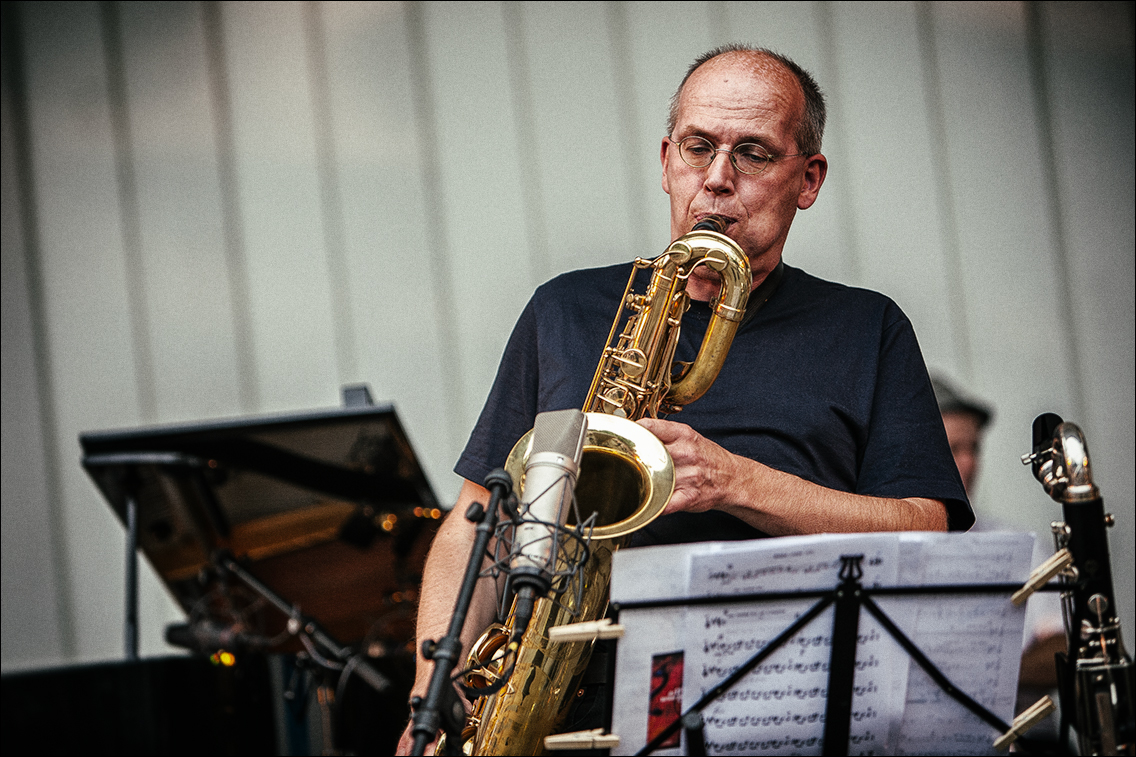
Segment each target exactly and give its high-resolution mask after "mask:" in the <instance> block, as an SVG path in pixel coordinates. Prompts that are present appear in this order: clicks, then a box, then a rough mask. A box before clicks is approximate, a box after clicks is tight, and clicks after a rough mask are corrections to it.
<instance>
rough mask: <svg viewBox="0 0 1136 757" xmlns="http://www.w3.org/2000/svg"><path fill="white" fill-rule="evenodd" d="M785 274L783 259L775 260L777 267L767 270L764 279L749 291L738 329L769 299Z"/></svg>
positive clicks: (743, 326) (747, 322) (750, 319)
mask: <svg viewBox="0 0 1136 757" xmlns="http://www.w3.org/2000/svg"><path fill="white" fill-rule="evenodd" d="M784 275H785V261H783V260H779V261H777V267H776V268H774V269H773V270H772V271H770V272H769V275H768V276H766V277H765V281H763V282H761V283H760V284H758V285H757V289H754V290H753V291H752V292H750V295H749V302H748V303H747V304H746V309H745V315H743V316H742V322H741V323H740V324H738V331H741V330H742V329H744V328H745V327H746V326H747V325H748V324H749V322H750V321H752V320H753V317H754V316H755V315H757V311H758V310H761V306H762V305H764V304H765V303H766V302H768V301H769V298H770V297H772V296H773V293H774V292H775V291H776V290H777V286H778V285H779V284H780V283H781V277H782V276H784Z"/></svg>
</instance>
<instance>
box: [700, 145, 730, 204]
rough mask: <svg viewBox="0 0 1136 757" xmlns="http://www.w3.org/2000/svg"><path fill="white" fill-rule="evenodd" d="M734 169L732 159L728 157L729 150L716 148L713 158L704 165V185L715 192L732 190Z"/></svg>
mask: <svg viewBox="0 0 1136 757" xmlns="http://www.w3.org/2000/svg"><path fill="white" fill-rule="evenodd" d="M736 170H737V169H735V168H734V164H733V161H732V160H731V159H730V151H729V150H724V149H722V148H718V149H717V150H715V151H714V159H713V160H711V161H710V165H708V166H707V167H706V181H705V182H704V186H705V187H706V188H707V189H708V190H710V191H711V192H714V193H715V194H721V193H723V192H732V191H733V189H734V172H735V171H736Z"/></svg>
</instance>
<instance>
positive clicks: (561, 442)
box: [509, 410, 588, 640]
mask: <svg viewBox="0 0 1136 757" xmlns="http://www.w3.org/2000/svg"><path fill="white" fill-rule="evenodd" d="M587 430H588V421H587V418H586V417H585V416H584V414H583V413H582V412H580V411H579V410H556V411H552V412H547V413H541V414H540V415H538V416H537V417H536V423H535V424H534V425H533V436H532V452H530V453H529V458H528V462H527V463H526V464H525V485H524V491H523V493H522V495H521V508H520V516H521V522H520V524H519V525H518V526H517V530H516V535H515V538H514V540H513V550H512V554H511V556H510V558H509V574H510V580H511V581H512V587H513V590H514V591H515V592H516V594H517V609H516V613H515V615H514V624H513V639H514V640H517V639H519V638H520V636H521V635H522V634H524V632H525V628H526V627H528V623H529V620H530V619H531V618H532V612H533V604H534V602H535V601H536V599H537V598H538V597H543V596H545V595H546V594H548V591H549V589H550V588H551V586H552V576H553V573H554V572H555V565H554V561H555V559H556V538H557V531H558V530H559V528H560V526H563V525H564V523H565V522H566V521H567V519H568V513H569V510H570V509H571V507H572V497H573V494H574V492H575V490H576V475H577V473H578V472H579V469H580V457H581V455H582V454H583V450H584V436H585V434H586V433H587Z"/></svg>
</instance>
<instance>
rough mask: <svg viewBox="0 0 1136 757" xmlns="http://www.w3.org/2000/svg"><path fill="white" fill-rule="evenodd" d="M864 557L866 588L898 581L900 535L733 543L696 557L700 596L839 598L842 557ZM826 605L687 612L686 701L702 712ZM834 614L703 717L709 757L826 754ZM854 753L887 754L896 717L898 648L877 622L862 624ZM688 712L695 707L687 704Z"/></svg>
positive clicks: (693, 580) (693, 576)
mask: <svg viewBox="0 0 1136 757" xmlns="http://www.w3.org/2000/svg"><path fill="white" fill-rule="evenodd" d="M848 554H863V555H864V560H863V562H862V567H863V570H864V575H863V578H862V579H861V583H863V584H864V585H865V586H887V585H892V584H893V583H894V582H895V581H896V577H897V572H898V563H899V559H898V558H899V544H898V542H897V540H896V539H895V536H894V535H890V534H879V535H865V534H857V535H854V536H847V535H831V536H821V537H816V536H812V537H791V538H785V539H767V540H764V541H761V542H747V543H744V544H726V545H722V546H720V547H719V548H718V549H717V550H714V551H711V552H706V553H702V554H694V555H692V556H691V570H690V593H691V595H692V596H707V595H710V596H713V595H724V594H742V593H748V592H782V591H804V590H809V589H820V590H824V589H831V588H833V586H834V585H835V580H834V579H836V577H837V576H838V575H839V572H840V565H841V560H840V558H841V556H842V555H848ZM817 601H818V600H816V599H804V600H793V601H778V602H760V603H745V604H731V605H707V606H700V607H691V608H689V609H688V610H687V624H686V634H687V636H686V639H687V647H686V664H685V669H684V672H685V681H684V687H683V689H684V691H683V701H684V702H688V703H689V704H691V705H692V704H694V702H696V701H697V700H698V699H699V698H700V697H702V696H703V695H704V694H705V693H706V692H707V691H708V690H710V689H712V688H713V687H714V686H716V685H717V684H718V683H720V682H721V681H722V680H723V679H725V678H726V677H727V676H729V675H730V674H732V673H733V672H734V671H736V670H737V669H738V667H740V666H741V665H742V664H744V663H745V662H746V661H747V660H749V659H750V658H751V657H753V655H754V654H756V653H757V652H758V651H759V650H760V649H762V648H763V647H764V646H766V645H767V644H768V643H769V642H770V641H771V640H773V639H774V638H776V637H777V636H778V635H779V634H780V633H781V632H782V631H784V630H785V629H786V627H788V626H789V625H790V624H791V623H792V622H793V621H794V620H796V619H797V618H798V617H800V616H801V615H802V614H804V613H805V612H807V611H808V610H809V608H811V607H812V606H813V605H814V604H816V602H817ZM833 612H834V611H833V609H832V608H831V607H830V608H828V609H826V610H825V611H824V612H823V613H821V614H820V615H819V616H817V617H816V618H814V619H813V620H812V621H811V622H810V623H809V625H807V626H805V627H804V628H803V629H801V631H800V632H799V633H798V634H797V635H795V636H794V637H793V638H792V639H791V640H790V641H789V642H788V643H787V644H786V645H785V646H784V647H782V648H781V649H779V650H777V651H775V652H774V653H773V654H772V655H771V656H770V657H768V658H766V659H765V660H764V661H763V662H762V663H761V664H760V665H758V667H757V668H755V669H754V670H752V671H751V672H750V673H749V674H747V675H746V677H745V678H743V679H742V680H741V681H739V682H738V683H737V684H735V685H734V686H733V688H732V689H731V690H730V691H728V692H727V693H726V694H725V695H723V696H722V697H720V698H719V699H718V700H716V701H715V702H714V703H712V704H711V705H710V706H709V707H707V708H706V709H705V710H703V713H702V715H703V720H704V721H705V724H706V725H705V731H704V733H705V738H706V751H707V753H708V754H711V755H714V754H820V753H821V749H822V747H823V735H824V712H825V707H826V692H827V687H828V673H829V660H830V656H831V651H832V633H833V627H832V626H833ZM857 636H858V642H857V651H856V671H855V679H854V688H853V705H852V727H851V734H850V740H849V741H850V743H849V748H850V751H849V753H850V754H878V753H880V752H882V751H884V750H885V749H886V740H887V736H888V734H889V731H890V730H892V721H898V719H899V716H900V711H898V710H896V709H895V708H894V704H895V702H894V700H893V699H892V697H891V694H892V692H891V689H890V687H889V686H888V681H889V680H891V679H892V677H893V676H894V675H895V666H896V664H897V662H898V661H899V660H900V657H899V655H897V654H896V652H897V651H898V647H897V646H896V645H895V644H894V642H893V641H892V640H891V639H890V637H888V636H887V634H886V632H885V631H884V630H883V629H882V628H881V627H880V626H879V625H878V623H877V622H876V621H875V619H874V618H871V617H870V616H868V615H867V614H864V613H862V614H861V615H860V621H859V627H858V632H857ZM688 706H689V705H688Z"/></svg>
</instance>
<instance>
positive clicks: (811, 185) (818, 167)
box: [797, 153, 828, 210]
mask: <svg viewBox="0 0 1136 757" xmlns="http://www.w3.org/2000/svg"><path fill="white" fill-rule="evenodd" d="M827 175H828V158H826V157H824V156H823V155H821V154H820V153H817V154H816V155H812V156H810V157H809V159H808V161H807V162H806V163H805V174H804V178H803V180H802V181H801V192H800V194H798V195H797V208H798V209H800V210H808V209H809V208H811V207H812V204H813V203H814V202H816V198H817V194H818V193H819V192H820V187H821V185H822V184H824V177H825V176H827Z"/></svg>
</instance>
